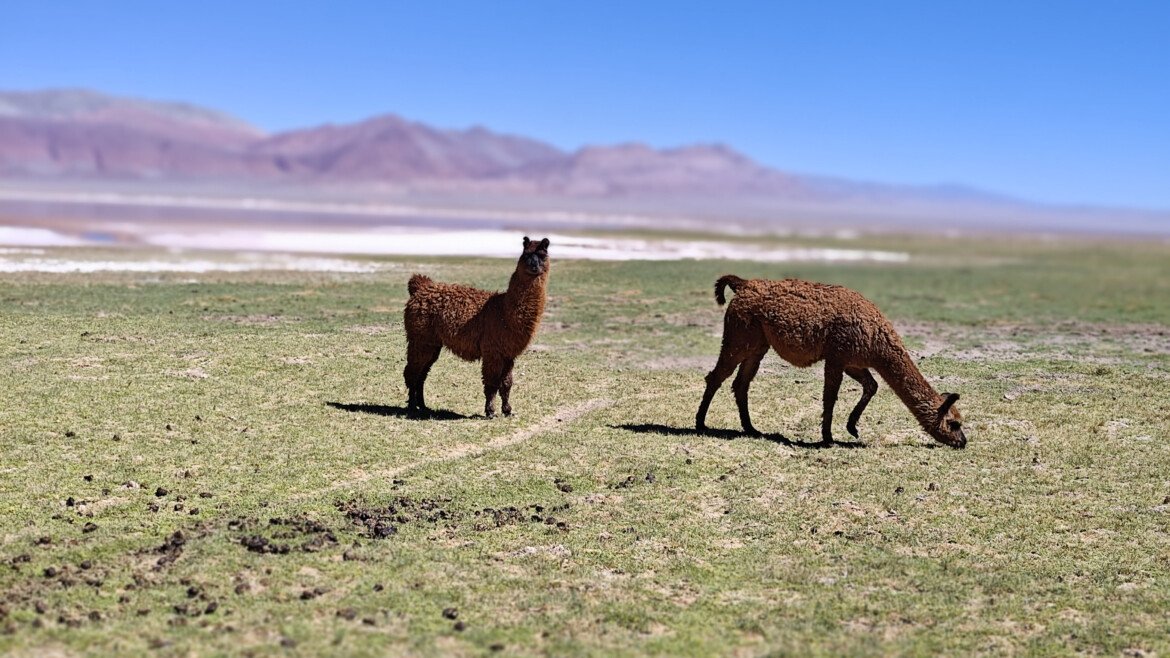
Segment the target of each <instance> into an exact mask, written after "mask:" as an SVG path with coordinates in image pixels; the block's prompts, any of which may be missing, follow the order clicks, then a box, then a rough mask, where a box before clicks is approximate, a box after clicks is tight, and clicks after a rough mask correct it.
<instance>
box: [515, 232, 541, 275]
mask: <svg viewBox="0 0 1170 658" xmlns="http://www.w3.org/2000/svg"><path fill="white" fill-rule="evenodd" d="M548 266H549V262H548V238H545V239H543V240H541V241H539V242H537V241H536V240H529V239H528V236H524V251H522V252H520V262H519V263H517V264H516V267H517V269H519V270H521V271H524V272H527V273H528V274H531V275H532V276H540V275H542V274H547V273H548Z"/></svg>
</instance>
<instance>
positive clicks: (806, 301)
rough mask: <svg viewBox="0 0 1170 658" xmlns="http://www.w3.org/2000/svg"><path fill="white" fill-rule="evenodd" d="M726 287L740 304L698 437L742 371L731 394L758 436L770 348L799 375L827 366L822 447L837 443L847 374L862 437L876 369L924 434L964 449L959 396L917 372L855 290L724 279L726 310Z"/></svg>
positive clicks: (719, 284) (729, 324) (720, 286)
mask: <svg viewBox="0 0 1170 658" xmlns="http://www.w3.org/2000/svg"><path fill="white" fill-rule="evenodd" d="M727 287H730V288H731V289H732V290H733V291H735V299H733V300H732V301H731V303H730V304H728V306H727V313H726V315H725V316H724V318H723V346H722V349H721V350H720V352H719V361H718V363H716V364H715V369H714V370H712V371H711V372H710V373H709V374H708V375H707V378H706V380H707V390H706V391H705V392H704V393H703V401H702V402H701V403H700V404H699V412H698V414H696V416H695V427H696V429H698V431H700V432H702V431H704V430H706V424H705V420H706V417H707V409H708V408H709V407H710V405H711V398H712V397H714V395H715V392H716V391H718V390H719V387H720V386H721V385H722V384H723V382H724V381H725V380H726V379H727V378H728V377H730V376H731V373H732V372H733V371H735V369H736V367H737V366H738V367H739V374H738V375H736V377H735V382H734V383H733V384H732V389H733V390H734V391H735V403H736V406H737V407H738V408H739V421H740V424H742V425H743V429H744V431H745V432H747V433H749V434H757V435H758V434H759V432H758V431H757V430H756V429H755V427H753V426H752V421H751V416H750V415H749V414H748V387H749V386H751V382H752V378H754V377H755V376H756V372H757V371H758V370H759V368H760V361H761V360H762V359H763V358H764V355H766V354H767V353H768V347H769V346H770V347H772V348H773V349H775V350H776V352H777V353H778V354H779V355H780V357H781V358H783V359H784V360H785V361H787V362H789V363H791V364H792V365H794V366H796V367H798V368H807V367H808V366H811V365H812V364H814V363H816V362H817V361H820V360H822V359H823V360H824V362H825V393H824V400H823V402H824V412H823V415H822V417H821V440H822V441H823V442H825V443H831V442H832V441H833V431H832V424H833V406H834V405H835V404H836V402H837V391H838V390H839V389H840V387H841V379H842V375H843V374H845V375H849V376H850V377H852V378H853V379H855V380H857V382H858V383H860V384H861V399H860V400H859V401H858V402H857V406H855V407H853V411H852V412H851V413H850V414H849V422H848V424H847V425H846V426H845V427H846V429H847V430H848V431H849V433H850V434H851V435H853V437H855V438H856V437H857V421H858V420H860V418H861V413H862V412H863V411H865V407H866V405H868V404H869V400H870V398H872V397H873V395H874V393H876V392H877V389H878V385H877V382H876V381H875V380H874V378H873V375H872V374H870V371H869V369H870V368H872V369H874V370H876V371H877V372H878V374H880V375H881V376H882V379H884V380H885V381H886V383H887V384H889V386H890V387H891V388H893V389H894V392H895V393H897V394H898V397H899V398H901V400H902V402H903V404H905V405H906V407H907V408H909V409H910V412H911V413H912V414H914V417H915V418H916V419H917V420H918V423H919V424H920V425H922V429H923V430H925V431H926V433H927V434H929V435H930V436H932V437H934V439H935V440H937V441H939V442H941V443H944V444H946V445H949V446H951V447H953V448H962V447H964V446H966V445H967V437H966V436H965V435H964V434H963V424H962V423H963V419H962V416H961V415H960V414H959V411H958V409H956V408H955V407H954V404H955V401H956V400H958V399H959V394H958V393H942V394H940V393H937V392H935V390H934V388H933V387H932V386H931V385H930V384H929V383H928V382H927V381H926V378H925V377H923V376H922V373H921V372H919V370H918V367H917V366H915V365H914V361H913V360H911V358H910V353H909V352H907V351H906V347H905V346H904V345H903V344H902V339H901V338H900V337H899V336H898V334H897V332H896V331H894V327H893V325H891V324H890V322H889V320H887V319H886V318H885V316H884V315H882V313H881V311H879V310H878V309H877V307H876V306H874V305H873V303H872V302H870V301H869V300H868V299H866V298H864V297H862V296H861V295H860V294H859V293H857V292H856V291H853V290H850V289H848V288H844V287H841V286H833V285H827V284H823V283H813V282H811V281H802V280H800V279H784V280H783V281H769V280H766V279H752V280H744V279H741V278H739V277H737V276H733V275H726V276H723V277H720V278H719V280H718V281H716V282H715V301H716V302H717V303H719V305H721V306H722V305H723V304H724V303H726V299H725V298H724V296H723V292H724V288H727Z"/></svg>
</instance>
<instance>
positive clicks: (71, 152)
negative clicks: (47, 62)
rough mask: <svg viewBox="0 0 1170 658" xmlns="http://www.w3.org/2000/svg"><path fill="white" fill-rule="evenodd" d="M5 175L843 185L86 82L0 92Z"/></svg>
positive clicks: (707, 188) (785, 189) (696, 156)
mask: <svg viewBox="0 0 1170 658" xmlns="http://www.w3.org/2000/svg"><path fill="white" fill-rule="evenodd" d="M0 175H3V176H5V177H9V178H11V177H38V178H81V179H85V178H88V179H166V180H184V179H230V180H232V181H235V182H244V181H247V180H250V179H255V180H261V181H266V182H271V181H274V180H288V181H296V182H301V183H303V182H309V183H312V182H348V183H419V182H431V183H436V182H439V183H442V184H443V185H444V186H445V187H446V189H451V188H452V186H454V187H458V185H457V184H458V183H459V182H465V183H468V184H473V185H474V186H476V189H483V188H485V187H488V188H492V189H498V190H503V191H508V192H512V193H525V192H528V193H541V194H545V193H553V194H566V195H572V196H612V195H618V196H621V195H638V194H643V193H662V192H678V193H704V194H739V193H752V194H764V195H771V194H777V195H791V196H795V197H805V196H809V195H814V196H815V195H816V194H818V193H820V194H827V193H830V192H832V193H833V194H841V193H843V192H844V190H831V186H820V185H816V184H814V183H813V182H811V181H802V179H801V178H800V177H798V176H792V175H787V174H783V173H781V172H778V171H775V170H772V169H769V168H766V167H763V166H760V165H759V164H757V163H755V162H753V161H752V160H750V159H749V158H747V157H745V156H744V155H742V154H740V153H737V152H735V151H733V150H731V149H730V148H728V147H726V146H723V145H698V146H688V147H683V148H675V149H661V150H660V149H653V148H650V147H648V146H645V145H641V144H622V145H618V146H590V147H586V148H583V149H580V150H578V151H576V152H572V153H567V152H565V151H562V150H560V149H558V148H556V147H554V146H551V145H549V144H545V143H543V142H540V141H537V140H534V139H528V138H525V137H520V136H514V135H504V134H499V133H495V132H492V131H490V130H487V129H485V128H481V127H476V128H472V129H469V130H440V129H437V128H433V127H431V126H427V125H425V124H422V123H418V122H413V121H407V120H405V119H402V118H400V117H397V116H394V115H384V116H379V117H375V118H372V119H368V120H366V121H362V122H359V123H354V124H346V125H332V124H328V125H323V126H317V127H313V128H305V129H301V130H292V131H288V132H282V133H278V134H274V135H265V134H264V133H263V132H262V131H260V130H258V129H256V128H254V127H252V126H249V125H248V124H247V123H245V122H243V121H241V120H239V119H235V118H233V117H230V116H228V115H226V114H223V113H220V112H217V111H214V110H208V109H204V108H200V107H196V106H194V105H189V104H182V103H158V102H149V101H142V100H137V99H128V98H118V97H113V96H107V95H104V94H99V93H96V92H91V91H83V90H56V91H41V92H0Z"/></svg>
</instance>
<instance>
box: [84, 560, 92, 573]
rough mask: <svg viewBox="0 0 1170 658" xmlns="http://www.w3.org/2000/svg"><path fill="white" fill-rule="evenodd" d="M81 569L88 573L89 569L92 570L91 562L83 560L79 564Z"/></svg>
mask: <svg viewBox="0 0 1170 658" xmlns="http://www.w3.org/2000/svg"><path fill="white" fill-rule="evenodd" d="M81 568H82V569H85V570H87V571H88V570H89V569H92V568H93V562H91V561H90V560H83V561H82V563H81Z"/></svg>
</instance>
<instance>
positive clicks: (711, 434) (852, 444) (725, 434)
mask: <svg viewBox="0 0 1170 658" xmlns="http://www.w3.org/2000/svg"><path fill="white" fill-rule="evenodd" d="M610 427H612V428H613V429H619V430H626V431H628V432H636V433H638V434H662V435H665V436H698V437H705V438H712V439H724V440H726V441H730V440H731V439H739V438H744V437H746V438H755V439H764V440H765V441H771V442H773V443H779V444H780V445H783V446H789V447H791V448H806V449H809V450H823V449H825V448H864V447H865V444H864V443H859V442H856V441H832V442H831V443H824V442H822V441H818V442H816V443H805V442H803V441H793V440H791V439H789V438H788V437H786V436H784V435H783V434H757V435H752V434H748V433H746V432H740V431H737V430H720V429H712V428H707V429H706V430H703V431H702V432H700V431H698V430H696V429H695V428H693V427H671V426H670V425H659V424H658V423H627V424H624V425H610Z"/></svg>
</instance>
